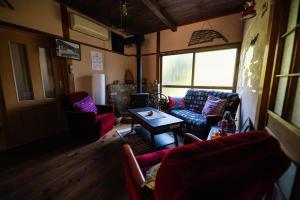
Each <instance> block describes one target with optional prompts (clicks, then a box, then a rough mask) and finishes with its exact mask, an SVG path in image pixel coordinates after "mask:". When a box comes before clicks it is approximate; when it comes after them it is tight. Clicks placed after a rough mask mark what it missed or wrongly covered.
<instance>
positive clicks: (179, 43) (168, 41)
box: [160, 13, 243, 52]
mask: <svg viewBox="0 0 300 200" xmlns="http://www.w3.org/2000/svg"><path fill="white" fill-rule="evenodd" d="M209 24H210V25H209ZM211 28H212V29H213V30H215V31H218V32H220V33H221V34H222V35H224V37H226V38H227V39H228V40H229V43H235V42H241V41H242V36H243V24H242V21H241V14H240V13H238V14H233V15H228V16H224V17H218V18H214V19H210V20H207V21H202V22H198V23H194V24H189V25H186V26H180V27H178V28H177V31H176V32H172V31H171V30H164V31H161V40H160V41H161V43H160V51H161V52H164V51H173V50H179V49H187V48H197V47H207V46H213V45H219V44H226V43H225V42H224V41H223V40H222V39H215V40H213V41H212V42H206V43H202V44H198V45H192V46H188V43H189V41H190V39H191V36H192V33H193V32H194V31H197V30H201V29H211Z"/></svg>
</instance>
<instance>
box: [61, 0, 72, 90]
mask: <svg viewBox="0 0 300 200" xmlns="http://www.w3.org/2000/svg"><path fill="white" fill-rule="evenodd" d="M60 11H61V23H62V31H63V38H64V39H66V40H70V29H69V28H70V24H69V15H68V8H67V6H66V5H64V4H62V3H61V4H60ZM62 65H63V79H64V92H65V93H69V92H74V91H75V82H74V75H73V74H72V73H71V72H70V69H69V67H70V65H72V61H71V60H69V59H63V61H62Z"/></svg>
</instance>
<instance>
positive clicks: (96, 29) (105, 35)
mask: <svg viewBox="0 0 300 200" xmlns="http://www.w3.org/2000/svg"><path fill="white" fill-rule="evenodd" d="M70 18H71V28H72V29H73V30H75V31H79V32H81V33H84V34H87V35H90V36H93V37H96V38H99V39H101V40H108V39H109V31H108V29H107V28H104V27H102V26H100V25H98V24H96V23H94V22H91V21H90V20H88V19H85V18H83V17H81V16H79V15H76V14H74V13H71V14H70Z"/></svg>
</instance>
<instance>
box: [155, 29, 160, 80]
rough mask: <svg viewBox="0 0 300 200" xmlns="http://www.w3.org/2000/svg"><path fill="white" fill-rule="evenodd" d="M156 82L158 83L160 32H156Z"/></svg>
mask: <svg viewBox="0 0 300 200" xmlns="http://www.w3.org/2000/svg"><path fill="white" fill-rule="evenodd" d="M156 80H157V81H158V83H160V31H157V32H156Z"/></svg>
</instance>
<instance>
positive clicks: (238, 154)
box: [123, 131, 290, 200]
mask: <svg viewBox="0 0 300 200" xmlns="http://www.w3.org/2000/svg"><path fill="white" fill-rule="evenodd" d="M187 137H188V141H189V142H191V141H193V139H194V141H195V140H196V141H195V142H194V143H192V144H188V145H184V146H182V147H178V148H174V149H166V150H162V151H157V152H153V153H149V154H145V155H141V156H137V157H135V156H134V155H133V153H132V151H131V149H130V147H129V146H128V145H124V146H123V154H124V175H125V180H126V186H127V190H128V195H129V197H130V199H131V200H142V199H153V198H155V199H156V200H170V199H172V200H182V199H184V200H190V199H223V200H224V199H225V200H226V199H228V200H229V199H230V200H240V199H243V200H261V199H262V197H263V196H264V195H265V194H266V193H269V192H270V191H271V190H272V188H273V183H274V182H275V181H276V180H277V179H278V178H279V177H280V176H281V174H282V173H283V172H284V171H285V170H286V169H287V167H288V166H289V163H290V161H289V159H288V158H287V157H286V156H285V154H284V153H283V152H282V151H281V149H280V145H279V143H278V142H277V141H276V140H275V139H274V138H273V137H271V136H270V135H269V134H267V133H264V132H260V131H255V132H249V133H242V134H236V135H233V136H228V137H220V138H218V139H216V140H212V141H199V140H198V139H197V138H195V137H190V135H188V136H187ZM160 162H161V165H160V168H159V170H158V173H157V175H156V181H155V189H154V191H153V192H149V189H146V188H145V187H142V184H143V183H144V181H145V178H144V175H145V172H146V171H147V170H148V169H149V168H150V167H151V166H153V165H155V164H157V163H160Z"/></svg>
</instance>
